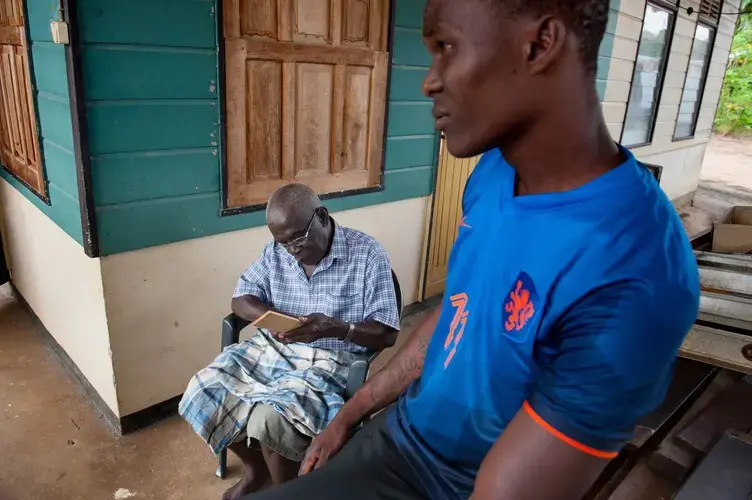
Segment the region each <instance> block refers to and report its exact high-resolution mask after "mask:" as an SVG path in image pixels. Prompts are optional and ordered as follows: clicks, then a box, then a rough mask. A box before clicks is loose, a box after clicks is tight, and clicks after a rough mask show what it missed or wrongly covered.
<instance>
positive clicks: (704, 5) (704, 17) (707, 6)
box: [700, 0, 723, 26]
mask: <svg viewBox="0 0 752 500" xmlns="http://www.w3.org/2000/svg"><path fill="white" fill-rule="evenodd" d="M722 7H723V2H722V0H702V2H700V20H701V21H704V22H706V23H709V24H712V25H713V26H718V21H720V19H721V9H722Z"/></svg>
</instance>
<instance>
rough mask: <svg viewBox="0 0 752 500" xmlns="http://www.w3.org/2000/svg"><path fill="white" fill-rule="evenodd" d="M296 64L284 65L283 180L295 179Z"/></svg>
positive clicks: (286, 63)
mask: <svg viewBox="0 0 752 500" xmlns="http://www.w3.org/2000/svg"><path fill="white" fill-rule="evenodd" d="M295 72H296V69H295V63H292V62H285V63H283V64H282V178H283V179H287V180H290V179H293V178H294V177H295V96H296V95H297V91H296V85H297V81H296V73H295Z"/></svg>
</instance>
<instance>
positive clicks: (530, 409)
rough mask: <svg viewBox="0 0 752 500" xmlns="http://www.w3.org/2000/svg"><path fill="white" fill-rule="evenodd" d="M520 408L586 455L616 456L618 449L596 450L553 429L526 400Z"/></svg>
mask: <svg viewBox="0 0 752 500" xmlns="http://www.w3.org/2000/svg"><path fill="white" fill-rule="evenodd" d="M522 408H523V409H524V410H525V413H527V414H528V415H529V416H530V418H532V419H533V420H534V421H535V423H537V424H538V425H540V426H541V427H543V428H544V429H546V430H547V431H548V432H550V433H551V434H553V435H554V436H556V437H557V438H559V439H561V440H562V441H564V442H565V443H567V444H568V445H569V446H572V447H573V448H576V449H578V450H580V451H581V452H583V453H587V454H588V455H592V456H594V457H598V458H605V459H608V460H610V459H612V458H614V457H616V456H617V455H618V454H619V452H618V451H601V450H596V449H595V448H591V447H590V446H587V445H584V444H582V443H580V442H579V441H575V440H574V439H572V438H570V437H568V436H565V435H564V434H562V433H561V432H559V431H557V430H556V429H554V428H553V427H551V425H549V423H548V422H546V421H545V420H543V419H542V418H541V416H540V415H538V414H537V413H535V410H533V407H532V406H530V403H528V402H527V401H525V402H524V403H522Z"/></svg>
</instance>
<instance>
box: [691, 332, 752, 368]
mask: <svg viewBox="0 0 752 500" xmlns="http://www.w3.org/2000/svg"><path fill="white" fill-rule="evenodd" d="M750 344H752V337H749V336H747V335H742V334H739V333H734V332H729V331H725V330H720V329H717V328H711V327H707V326H702V325H694V326H693V327H692V330H690V332H689V334H688V335H687V337H686V338H685V339H684V342H683V343H682V346H681V348H680V349H679V355H680V356H682V357H684V358H688V359H694V360H697V361H702V362H703V363H709V364H711V365H715V366H720V367H721V368H727V369H729V370H735V371H738V372H743V373H752V361H750V360H748V359H747V358H745V357H744V355H743V354H742V350H743V349H745V348H746V347H747V346H749V345H750Z"/></svg>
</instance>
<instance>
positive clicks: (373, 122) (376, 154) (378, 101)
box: [368, 52, 389, 186]
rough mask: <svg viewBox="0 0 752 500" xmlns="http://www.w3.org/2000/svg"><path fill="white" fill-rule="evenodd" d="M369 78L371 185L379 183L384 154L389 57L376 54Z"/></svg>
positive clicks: (384, 54)
mask: <svg viewBox="0 0 752 500" xmlns="http://www.w3.org/2000/svg"><path fill="white" fill-rule="evenodd" d="M375 57H376V61H375V65H374V67H373V73H372V76H371V101H370V104H369V108H370V115H371V118H370V124H369V127H368V129H369V131H368V171H369V173H370V180H371V182H370V183H371V185H374V186H376V185H378V184H379V183H380V182H381V164H382V159H383V154H384V125H385V123H384V121H385V120H384V117H385V113H386V101H387V95H386V89H387V73H388V71H389V68H388V65H389V55H388V54H387V53H386V52H377V53H376V54H375Z"/></svg>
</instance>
